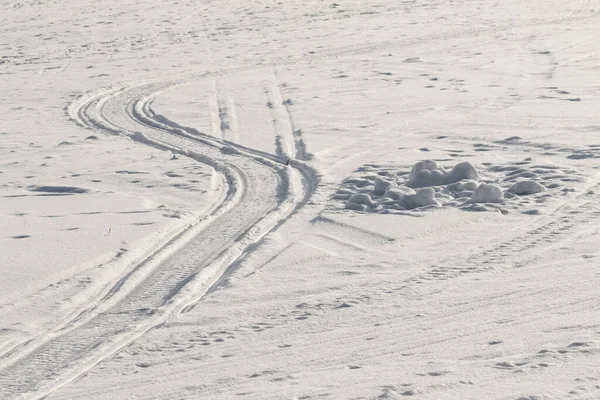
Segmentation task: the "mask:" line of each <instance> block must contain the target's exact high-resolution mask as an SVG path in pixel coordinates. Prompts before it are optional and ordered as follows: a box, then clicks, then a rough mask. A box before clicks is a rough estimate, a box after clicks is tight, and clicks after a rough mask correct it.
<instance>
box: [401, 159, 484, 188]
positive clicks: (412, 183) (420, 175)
mask: <svg viewBox="0 0 600 400" xmlns="http://www.w3.org/2000/svg"><path fill="white" fill-rule="evenodd" d="M408 179H409V181H408V183H407V184H406V186H408V187H412V188H417V187H426V186H439V185H448V184H450V183H455V182H459V181H461V180H463V179H468V180H475V181H478V180H479V173H478V172H477V168H475V166H474V165H473V164H471V163H469V162H466V161H465V162H462V163H460V164H457V165H455V166H454V167H453V168H452V169H451V170H450V172H447V171H446V170H445V169H444V168H443V167H442V166H440V165H438V163H436V162H435V161H433V160H425V161H421V162H418V163H416V164H415V165H414V166H413V167H412V169H411V171H410V174H409V175H408Z"/></svg>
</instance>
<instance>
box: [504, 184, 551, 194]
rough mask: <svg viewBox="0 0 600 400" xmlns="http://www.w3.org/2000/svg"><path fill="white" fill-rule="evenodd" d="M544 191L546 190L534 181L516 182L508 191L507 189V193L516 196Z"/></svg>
mask: <svg viewBox="0 0 600 400" xmlns="http://www.w3.org/2000/svg"><path fill="white" fill-rule="evenodd" d="M545 190H546V188H545V187H544V186H543V185H541V184H539V183H537V182H535V181H521V182H517V183H515V184H514V185H512V186H511V187H510V189H508V191H509V192H512V193H514V194H517V195H527V194H534V193H540V192H543V191H545Z"/></svg>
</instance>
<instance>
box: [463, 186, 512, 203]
mask: <svg viewBox="0 0 600 400" xmlns="http://www.w3.org/2000/svg"><path fill="white" fill-rule="evenodd" d="M503 199H504V193H503V192H502V188H501V187H500V186H498V185H495V184H493V183H489V184H488V183H482V184H481V185H479V186H477V189H475V191H474V192H473V194H472V195H471V198H470V199H469V203H500V202H501V201H502V200H503Z"/></svg>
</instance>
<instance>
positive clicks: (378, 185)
mask: <svg viewBox="0 0 600 400" xmlns="http://www.w3.org/2000/svg"><path fill="white" fill-rule="evenodd" d="M390 186H392V182H390V181H386V180H385V179H383V178H382V177H380V176H378V177H377V178H375V189H374V190H373V193H374V194H376V195H378V196H379V195H381V194H383V193H385V191H386V190H387V189H388V188H389V187H390Z"/></svg>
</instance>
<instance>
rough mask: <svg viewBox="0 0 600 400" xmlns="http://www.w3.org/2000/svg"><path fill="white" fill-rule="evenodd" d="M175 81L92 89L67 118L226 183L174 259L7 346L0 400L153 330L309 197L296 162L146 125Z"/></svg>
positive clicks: (48, 388)
mask: <svg viewBox="0 0 600 400" xmlns="http://www.w3.org/2000/svg"><path fill="white" fill-rule="evenodd" d="M179 84H182V82H181V81H177V82H170V83H167V84H164V83H163V84H157V83H146V84H140V85H134V86H130V87H117V88H110V89H108V90H101V91H98V92H97V93H93V94H91V95H88V96H84V97H83V98H82V99H80V100H79V101H77V102H76V103H74V104H73V105H72V106H71V107H70V113H71V115H72V117H73V118H74V119H75V120H76V121H78V122H79V123H80V124H81V125H83V126H86V127H88V128H92V129H96V130H100V131H103V132H105V133H109V134H115V135H125V136H128V137H130V138H132V139H133V140H136V141H139V142H142V143H145V144H148V145H151V146H154V147H157V148H160V149H165V150H171V151H172V152H178V153H182V154H185V155H188V156H190V157H191V158H193V159H196V160H197V161H199V162H203V163H206V164H209V165H211V166H213V167H214V168H215V170H217V171H218V172H219V173H221V174H222V175H223V176H224V177H225V179H226V181H227V184H228V190H227V193H226V195H225V197H224V198H223V199H222V202H221V203H219V204H216V205H215V206H214V208H213V210H212V211H211V212H210V213H209V214H208V215H207V216H205V217H204V218H202V221H201V222H202V223H201V224H199V225H200V227H199V228H198V229H195V231H194V232H193V233H194V234H195V235H196V236H195V237H193V238H186V239H185V241H187V243H185V245H184V246H182V248H181V249H179V251H178V252H177V253H175V254H169V256H170V257H169V258H167V259H166V260H162V261H163V262H160V263H151V262H150V263H142V264H140V265H138V266H137V267H136V268H134V269H133V270H132V271H131V272H129V273H128V274H127V275H125V276H123V277H122V278H121V279H120V280H119V281H118V282H117V283H116V284H115V285H114V286H113V287H112V288H110V290H108V292H107V293H106V294H105V295H104V297H102V298H101V299H100V300H99V301H98V302H96V303H94V304H90V305H89V306H88V308H87V309H86V310H84V311H83V312H81V313H80V314H79V315H77V316H76V317H75V318H73V319H70V320H67V321H63V322H61V323H60V324H59V325H58V326H55V327H53V328H52V332H51V333H47V334H45V335H43V336H42V337H38V338H35V339H34V340H31V341H29V342H27V343H24V344H23V345H22V346H20V347H19V348H15V349H13V351H12V352H11V354H9V355H8V357H6V358H5V359H4V360H3V361H4V362H3V365H2V367H3V368H2V369H1V370H0V397H2V398H14V397H20V396H23V397H32V398H37V397H40V396H41V397H43V396H46V395H48V394H49V393H52V392H53V391H54V390H56V389H58V388H60V387H61V386H62V385H64V384H66V383H68V382H70V381H72V380H73V379H76V378H77V377H79V376H81V375H82V374H84V373H85V372H86V371H88V370H89V369H91V368H93V367H94V366H95V365H96V364H98V363H99V362H101V361H102V360H103V359H105V358H106V357H109V356H110V355H112V354H114V353H115V352H116V351H118V350H119V349H120V348H122V347H123V346H124V345H126V344H128V343H130V342H131V341H133V340H135V339H136V338H138V337H140V336H141V335H143V334H144V333H145V332H147V331H148V330H150V329H152V328H154V327H156V326H158V325H160V324H161V323H162V322H163V321H165V320H166V318H167V317H168V316H169V315H170V314H171V313H174V312H181V311H183V310H184V309H186V307H189V306H191V305H193V304H194V303H195V302H197V301H199V300H200V299H201V298H202V296H203V295H204V294H205V293H208V292H209V290H210V288H211V287H213V286H214V285H215V284H218V282H220V281H221V279H223V277H224V276H223V275H225V274H228V273H230V272H231V268H228V266H230V265H232V264H234V263H235V261H236V259H238V258H240V257H242V256H243V255H244V254H246V253H247V252H248V251H251V250H252V249H253V248H254V245H255V244H256V243H257V242H258V241H259V240H260V239H261V238H262V237H264V236H265V235H266V233H268V232H269V231H270V230H272V229H274V228H276V227H278V226H280V225H281V224H282V223H283V222H285V220H287V218H289V216H290V215H291V214H292V213H293V212H294V211H295V210H297V209H298V208H300V207H301V206H303V205H304V204H305V203H306V202H307V201H308V199H309V198H310V196H311V194H312V192H313V191H314V189H315V185H316V182H315V179H316V175H314V174H313V173H312V172H311V171H310V169H309V168H308V167H305V166H303V165H301V164H299V163H293V164H294V166H292V167H285V166H283V165H280V164H279V161H280V160H278V159H277V158H276V157H273V156H271V157H269V155H267V154H264V153H255V152H252V151H251V150H250V149H247V148H240V149H237V150H236V151H229V152H228V151H222V150H223V149H224V148H225V149H226V148H228V147H231V146H232V143H230V142H229V141H220V140H218V139H214V138H212V137H210V136H207V135H203V134H201V133H200V132H198V131H195V130H191V131H187V130H186V129H185V128H183V127H181V126H179V125H177V124H174V123H171V124H170V122H171V121H169V120H167V119H166V118H164V117H163V118H157V119H154V118H156V117H157V116H156V115H155V114H153V113H152V112H151V109H150V108H149V105H148V103H149V99H152V98H153V94H154V96H156V94H157V93H159V92H160V90H165V89H166V88H167V87H169V86H171V87H175V86H177V85H179ZM217 92H218V91H217ZM218 104H219V119H220V124H219V125H220V128H221V131H222V132H221V133H222V135H223V137H224V138H228V136H227V135H226V132H225V131H227V129H224V128H223V125H224V124H227V123H228V121H227V120H226V119H225V117H226V116H229V115H230V113H231V111H230V110H231V108H232V104H233V100H231V99H230V100H229V101H225V102H224V101H222V100H218ZM159 117H160V116H159ZM233 139H235V137H233ZM226 146H227V147H226ZM269 158H270V159H269ZM297 176H299V177H297ZM295 181H296V182H297V181H301V185H300V186H301V187H295V186H297V183H296V184H295V183H294V182H295ZM154 257H156V255H155V256H154ZM157 258H159V260H158V261H161V260H160V257H157ZM148 264H152V265H148ZM154 264H157V265H154Z"/></svg>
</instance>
